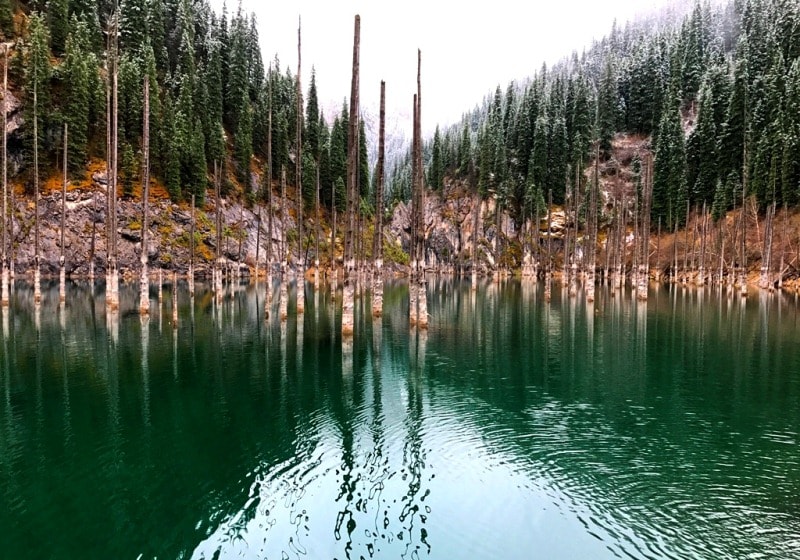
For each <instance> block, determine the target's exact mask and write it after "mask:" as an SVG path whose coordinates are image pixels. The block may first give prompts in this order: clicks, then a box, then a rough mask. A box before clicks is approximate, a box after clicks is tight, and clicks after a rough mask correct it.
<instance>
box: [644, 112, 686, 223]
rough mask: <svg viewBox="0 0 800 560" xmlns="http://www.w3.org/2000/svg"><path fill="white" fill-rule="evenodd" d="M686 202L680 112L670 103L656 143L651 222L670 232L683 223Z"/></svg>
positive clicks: (684, 163) (683, 147)
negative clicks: (660, 221)
mask: <svg viewBox="0 0 800 560" xmlns="http://www.w3.org/2000/svg"><path fill="white" fill-rule="evenodd" d="M687 200H688V188H687V183H686V149H685V144H684V137H683V128H682V126H681V116H680V111H679V110H678V108H677V106H676V104H675V103H671V104H669V105H668V106H667V108H666V109H665V110H664V114H663V115H662V117H661V124H660V125H659V132H658V141H657V143H656V158H655V166H654V169H653V206H652V213H651V218H652V221H653V222H656V221H657V220H658V219H663V221H664V223H665V224H666V226H667V229H669V230H671V229H672V228H673V227H674V226H675V225H676V224H678V225H680V224H682V223H683V220H684V218H685V210H684V209H685V207H686V201H687Z"/></svg>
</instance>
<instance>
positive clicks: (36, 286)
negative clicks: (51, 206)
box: [33, 80, 42, 304]
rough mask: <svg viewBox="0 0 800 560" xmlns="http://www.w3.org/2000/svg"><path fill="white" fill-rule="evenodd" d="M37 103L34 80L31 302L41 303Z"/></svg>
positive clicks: (34, 82)
mask: <svg viewBox="0 0 800 560" xmlns="http://www.w3.org/2000/svg"><path fill="white" fill-rule="evenodd" d="M38 111H39V103H38V93H37V89H36V80H34V81H33V201H34V202H33V232H34V234H33V237H34V256H33V267H34V268H33V301H34V302H35V303H37V304H38V303H39V302H41V301H42V287H41V271H40V268H39V267H40V261H41V255H40V253H39V112H38Z"/></svg>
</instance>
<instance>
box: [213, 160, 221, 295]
mask: <svg viewBox="0 0 800 560" xmlns="http://www.w3.org/2000/svg"><path fill="white" fill-rule="evenodd" d="M221 182H222V177H221V170H220V163H219V162H218V161H215V162H214V196H215V206H216V208H215V211H216V231H217V251H216V252H217V254H216V258H215V259H214V273H213V277H214V297H215V299H216V300H217V303H219V302H221V301H222V195H221V192H220V191H221V189H220V183H221Z"/></svg>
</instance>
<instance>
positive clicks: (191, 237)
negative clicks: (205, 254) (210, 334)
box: [187, 193, 195, 297]
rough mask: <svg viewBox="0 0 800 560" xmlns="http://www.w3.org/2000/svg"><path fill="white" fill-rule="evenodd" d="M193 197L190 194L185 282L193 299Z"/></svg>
mask: <svg viewBox="0 0 800 560" xmlns="http://www.w3.org/2000/svg"><path fill="white" fill-rule="evenodd" d="M194 213H195V196H194V193H192V208H191V217H190V222H189V272H188V273H187V280H188V282H189V297H194V223H195V217H194Z"/></svg>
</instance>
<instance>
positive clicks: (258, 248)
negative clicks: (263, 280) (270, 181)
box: [253, 206, 261, 284]
mask: <svg viewBox="0 0 800 560" xmlns="http://www.w3.org/2000/svg"><path fill="white" fill-rule="evenodd" d="M254 216H255V218H256V256H255V261H254V264H255V266H254V267H253V268H254V270H253V276H254V277H255V282H256V284H258V277H259V275H260V271H259V267H258V260H259V258H260V256H261V255H260V253H261V207H260V206H259V207H258V213H256V214H254Z"/></svg>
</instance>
